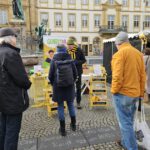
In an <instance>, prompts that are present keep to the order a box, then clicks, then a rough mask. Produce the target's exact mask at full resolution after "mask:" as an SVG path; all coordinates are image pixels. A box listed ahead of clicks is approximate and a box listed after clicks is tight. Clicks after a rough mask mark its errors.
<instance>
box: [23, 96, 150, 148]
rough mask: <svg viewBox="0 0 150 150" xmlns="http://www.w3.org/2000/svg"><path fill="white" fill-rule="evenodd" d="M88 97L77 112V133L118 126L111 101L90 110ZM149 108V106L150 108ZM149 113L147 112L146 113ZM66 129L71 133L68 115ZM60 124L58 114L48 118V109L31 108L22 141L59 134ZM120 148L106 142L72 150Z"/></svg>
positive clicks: (24, 120)
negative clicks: (106, 104) (106, 105)
mask: <svg viewBox="0 0 150 150" xmlns="http://www.w3.org/2000/svg"><path fill="white" fill-rule="evenodd" d="M88 102H89V100H88V95H84V96H83V99H82V106H83V109H81V110H76V112H77V126H78V129H77V132H78V130H84V129H90V128H101V127H105V126H116V125H117V120H116V116H115V113H114V109H113V106H112V103H111V100H110V101H109V107H108V108H104V107H101V108H100V107H96V108H92V109H91V108H89V104H88ZM148 107H149V106H148ZM146 112H147V111H146ZM146 118H147V120H150V115H148V112H147V113H146ZM66 126H67V127H66V128H67V132H68V133H70V132H71V131H70V118H69V115H68V113H66ZM58 130H59V122H58V118H57V114H55V115H53V116H52V117H48V116H47V111H46V108H29V109H28V110H27V111H26V112H25V113H24V115H23V122H22V129H21V132H20V141H21V140H23V139H33V138H37V137H45V136H48V135H55V134H58ZM119 149H120V148H119V146H118V145H117V144H116V143H115V141H114V142H109V143H107V139H106V142H105V143H103V144H98V145H89V146H87V147H81V148H78V149H72V150H119Z"/></svg>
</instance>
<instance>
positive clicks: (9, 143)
mask: <svg viewBox="0 0 150 150" xmlns="http://www.w3.org/2000/svg"><path fill="white" fill-rule="evenodd" d="M21 120H22V113H20V114H17V115H6V114H3V113H0V150H17V146H18V138H19V132H20V128H21Z"/></svg>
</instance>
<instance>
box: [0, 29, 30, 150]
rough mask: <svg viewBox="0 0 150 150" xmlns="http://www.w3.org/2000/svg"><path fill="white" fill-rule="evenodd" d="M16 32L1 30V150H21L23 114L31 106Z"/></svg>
mask: <svg viewBox="0 0 150 150" xmlns="http://www.w3.org/2000/svg"><path fill="white" fill-rule="evenodd" d="M15 36H16V34H15V32H14V30H13V29H12V28H1V29H0V150H17V145H18V137H19V132H20V128H21V120H22V112H23V111H25V110H26V109H27V107H28V105H29V98H28V94H27V89H29V88H30V86H31V82H30V81H29V79H28V76H27V73H26V71H25V68H24V65H23V63H22V59H21V57H20V54H19V52H20V49H19V48H16V37H15Z"/></svg>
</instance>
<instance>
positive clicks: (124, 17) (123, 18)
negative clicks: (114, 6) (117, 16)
mask: <svg viewBox="0 0 150 150" xmlns="http://www.w3.org/2000/svg"><path fill="white" fill-rule="evenodd" d="M127 25H128V16H122V26H123V27H127Z"/></svg>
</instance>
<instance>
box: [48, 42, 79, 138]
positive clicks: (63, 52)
mask: <svg viewBox="0 0 150 150" xmlns="http://www.w3.org/2000/svg"><path fill="white" fill-rule="evenodd" d="M68 60H71V57H70V55H69V54H68V53H67V49H66V47H65V46H64V45H63V44H60V45H58V46H57V53H56V54H55V55H54V57H53V60H52V61H51V66H50V72H49V80H50V83H51V84H52V86H53V97H52V99H53V101H54V102H57V103H58V116H59V121H60V133H61V135H62V136H65V135H66V131H65V117H64V101H66V102H67V106H68V110H69V114H70V118H71V124H70V125H71V129H72V130H73V131H75V130H76V114H75V108H74V104H73V101H74V98H75V86H74V83H73V84H72V85H69V86H66V87H59V85H58V83H57V74H58V72H57V71H56V70H57V66H56V61H68ZM71 68H72V72H73V80H74V81H73V82H75V81H76V79H77V70H76V67H75V65H74V63H73V62H72V63H71ZM68 78H70V77H69V76H68Z"/></svg>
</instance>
